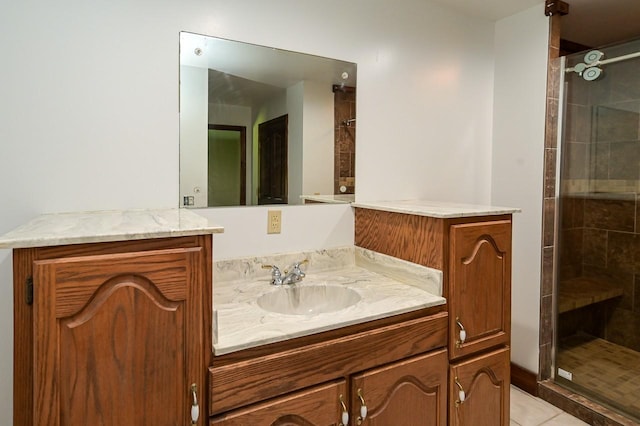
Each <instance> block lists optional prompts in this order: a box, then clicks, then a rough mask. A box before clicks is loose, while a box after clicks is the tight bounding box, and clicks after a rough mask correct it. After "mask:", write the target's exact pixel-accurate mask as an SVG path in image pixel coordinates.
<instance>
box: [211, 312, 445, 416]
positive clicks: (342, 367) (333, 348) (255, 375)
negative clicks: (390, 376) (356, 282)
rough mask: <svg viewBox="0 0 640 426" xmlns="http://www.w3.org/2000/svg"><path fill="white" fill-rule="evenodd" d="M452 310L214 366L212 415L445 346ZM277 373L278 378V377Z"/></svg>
mask: <svg viewBox="0 0 640 426" xmlns="http://www.w3.org/2000/svg"><path fill="white" fill-rule="evenodd" d="M446 343H447V313H446V312H441V313H438V314H435V315H431V316H428V317H423V318H417V319H414V320H410V321H405V322H402V323H398V324H392V325H388V326H385V327H381V328H378V329H374V330H369V331H363V332H359V333H355V334H351V335H348V336H344V337H339V338H335V339H331V340H328V341H324V342H320V343H315V344H310V345H307V346H301V347H297V348H294V349H291V350H286V351H282V352H279V353H276V354H269V355H264V356H259V357H256V358H253V359H248V360H245V361H239V362H237V363H232V364H227V365H223V366H220V367H217V366H216V364H215V358H214V361H213V366H212V367H211V368H209V375H210V380H209V383H210V393H209V395H210V404H209V412H210V415H214V414H219V413H223V412H225V411H228V410H231V409H234V408H238V407H241V406H243V405H247V404H251V403H254V402H258V401H263V400H266V399H268V398H273V397H276V396H280V395H284V394H286V393H289V392H292V391H296V390H299V389H303V388H306V387H309V386H313V385H316V384H319V383H324V382H328V381H330V380H335V379H337V378H340V377H345V376H347V375H349V374H352V373H355V372H358V371H363V370H365V369H368V368H372V367H377V366H379V365H382V364H386V363H390V362H393V361H397V360H400V359H403V358H407V357H409V356H412V355H417V354H421V353H424V352H428V351H430V350H432V349H436V348H441V347H444V346H446ZM274 377H278V380H273V379H274Z"/></svg>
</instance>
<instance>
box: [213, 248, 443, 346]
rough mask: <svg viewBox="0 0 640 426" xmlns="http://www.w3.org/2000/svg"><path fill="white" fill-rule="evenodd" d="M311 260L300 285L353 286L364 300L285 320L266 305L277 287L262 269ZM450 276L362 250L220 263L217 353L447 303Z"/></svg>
mask: <svg viewBox="0 0 640 426" xmlns="http://www.w3.org/2000/svg"><path fill="white" fill-rule="evenodd" d="M303 258H305V259H308V260H309V263H308V265H305V266H306V277H305V278H304V279H303V280H302V282H300V283H297V284H294V285H295V286H298V287H305V286H346V287H348V288H350V289H352V290H354V291H355V292H357V293H358V295H359V296H360V301H358V302H357V303H356V304H354V305H351V306H349V307H347V308H344V309H341V310H338V311H334V312H327V313H319V314H314V315H285V314H278V313H275V312H270V311H266V310H264V309H262V308H261V307H260V306H258V303H257V300H258V298H259V297H260V296H261V295H263V294H266V293H270V292H277V291H286V290H287V289H286V287H282V286H272V285H271V284H270V279H271V275H270V272H269V271H268V270H262V269H261V268H260V265H262V264H276V265H278V266H281V267H282V269H284V268H285V267H286V265H290V264H291V263H293V262H296V261H300V260H302V259H303ZM441 295H442V272H441V271H438V270H435V269H431V268H426V267H423V266H420V265H416V264H413V263H410V262H405V261H403V260H400V259H396V258H393V257H390V256H386V255H383V254H379V253H375V252H371V251H369V250H364V249H361V248H358V247H346V248H340V249H335V250H323V251H318V252H310V253H302V254H295V255H282V256H280V257H278V258H273V257H271V258H267V257H262V258H246V259H238V260H231V261H220V262H216V264H215V267H214V294H213V301H214V326H213V331H214V336H213V342H214V344H213V347H214V353H215V355H224V354H227V353H231V352H235V351H238V350H242V349H247V348H251V347H256V346H260V345H264V344H268V343H273V342H279V341H284V340H287V339H291V338H295V337H300V336H306V335H310V334H315V333H319V332H323V331H327V330H333V329H337V328H341V327H345V326H348V325H353V324H359V323H363V322H367V321H372V320H375V319H380V318H385V317H389V316H392V315H397V314H401V313H406V312H411V311H414V310H418V309H423V308H427V307H431V306H437V305H442V304H445V303H446V300H445V299H444V298H443V297H442V296H441Z"/></svg>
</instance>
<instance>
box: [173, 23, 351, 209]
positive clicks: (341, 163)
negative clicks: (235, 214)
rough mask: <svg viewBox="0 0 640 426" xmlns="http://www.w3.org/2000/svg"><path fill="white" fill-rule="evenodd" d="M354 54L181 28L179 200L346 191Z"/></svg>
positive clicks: (302, 197) (299, 200)
mask: <svg viewBox="0 0 640 426" xmlns="http://www.w3.org/2000/svg"><path fill="white" fill-rule="evenodd" d="M356 77H357V76H356V64H354V63H351V62H345V61H340V60H336V59H329V58H323V57H319V56H314V55H307V54H302V53H297V52H290V51H285V50H280V49H274V48H270V47H264V46H257V45H253V44H248V43H241V42H237V41H231V40H224V39H220V38H215V37H208V36H203V35H198V34H192V33H186V32H182V33H180V206H182V207H216V206H241V205H258V204H303V203H304V202H305V201H318V200H323V199H325V198H326V199H327V200H330V199H332V198H333V199H334V200H344V201H349V199H350V198H351V199H352V198H353V194H354V191H355V170H354V165H355V137H356V116H355V112H356V111H355V96H356Z"/></svg>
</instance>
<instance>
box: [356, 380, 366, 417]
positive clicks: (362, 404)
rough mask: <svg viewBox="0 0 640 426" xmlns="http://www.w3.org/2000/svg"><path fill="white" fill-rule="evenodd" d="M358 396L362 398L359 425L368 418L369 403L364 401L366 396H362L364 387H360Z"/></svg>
mask: <svg viewBox="0 0 640 426" xmlns="http://www.w3.org/2000/svg"><path fill="white" fill-rule="evenodd" d="M358 398H360V417H358V423H357V424H358V425H361V424H362V422H364V420H365V419H366V418H367V403H366V402H364V396H362V389H358Z"/></svg>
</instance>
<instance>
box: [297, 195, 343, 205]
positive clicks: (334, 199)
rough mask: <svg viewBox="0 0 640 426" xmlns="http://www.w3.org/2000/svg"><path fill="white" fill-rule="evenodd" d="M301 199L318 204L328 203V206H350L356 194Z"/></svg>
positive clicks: (312, 196)
mask: <svg viewBox="0 0 640 426" xmlns="http://www.w3.org/2000/svg"><path fill="white" fill-rule="evenodd" d="M300 198H301V199H303V200H305V201H306V200H308V201H315V202H317V203H328V204H349V203H353V202H354V201H355V199H356V196H355V195H354V194H336V195H331V194H329V195H321V194H315V195H301V196H300Z"/></svg>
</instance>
